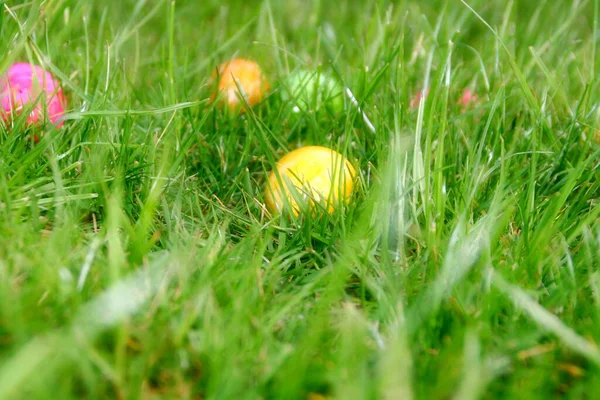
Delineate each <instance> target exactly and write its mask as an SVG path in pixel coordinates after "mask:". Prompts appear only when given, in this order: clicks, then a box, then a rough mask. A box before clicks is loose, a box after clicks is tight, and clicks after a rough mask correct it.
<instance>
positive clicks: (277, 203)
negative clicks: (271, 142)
mask: <svg viewBox="0 0 600 400" xmlns="http://www.w3.org/2000/svg"><path fill="white" fill-rule="evenodd" d="M355 173H356V171H355V170H354V167H353V166H352V164H351V163H350V161H348V160H346V159H345V158H344V156H342V155H341V154H340V153H338V152H336V151H333V150H331V149H328V148H326V147H321V146H307V147H302V148H299V149H297V150H294V151H292V152H290V153H288V154H286V155H285V156H284V157H283V158H282V159H281V160H279V161H278V162H277V173H276V171H272V172H271V174H270V175H269V179H268V181H267V188H266V192H265V203H266V205H267V207H268V208H269V210H270V211H271V212H272V213H279V212H281V211H282V210H283V209H284V208H285V207H286V204H287V205H288V206H289V207H292V210H293V213H294V214H295V215H298V213H299V211H300V210H302V209H303V208H305V207H303V206H309V207H310V208H312V207H314V206H315V204H316V203H318V204H321V205H322V206H323V207H324V208H325V209H326V210H327V212H329V213H333V211H334V210H335V208H336V206H338V205H339V204H340V202H342V201H343V202H346V203H347V202H348V201H349V200H350V197H351V195H352V191H353V189H354V178H355ZM278 175H279V176H278ZM282 184H283V185H282Z"/></svg>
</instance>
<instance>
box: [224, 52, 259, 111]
mask: <svg viewBox="0 0 600 400" xmlns="http://www.w3.org/2000/svg"><path fill="white" fill-rule="evenodd" d="M213 79H216V80H217V81H218V83H217V93H215V94H213V100H214V99H215V98H216V97H217V96H218V95H220V96H221V100H222V101H223V103H224V104H226V105H227V106H228V107H229V109H231V110H233V111H238V110H240V109H242V110H243V106H244V102H243V101H242V100H241V96H243V97H244V98H245V99H246V102H247V103H248V105H249V106H250V107H252V106H255V105H256V104H258V103H260V102H261V101H262V100H263V99H264V98H265V96H266V94H267V92H268V91H269V89H270V86H269V83H268V82H267V80H266V78H265V76H264V74H263V72H262V70H261V69H260V67H259V66H258V64H257V63H255V62H253V61H249V60H244V59H242V58H236V59H234V60H231V61H227V62H224V63H223V64H221V65H219V67H218V68H217V70H216V71H215V72H214V74H213ZM236 82H237V84H236ZM238 87H239V89H241V93H240V90H238Z"/></svg>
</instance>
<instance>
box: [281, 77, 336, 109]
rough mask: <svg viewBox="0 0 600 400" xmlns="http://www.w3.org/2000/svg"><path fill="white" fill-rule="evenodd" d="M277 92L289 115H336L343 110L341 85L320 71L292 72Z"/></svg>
mask: <svg viewBox="0 0 600 400" xmlns="http://www.w3.org/2000/svg"><path fill="white" fill-rule="evenodd" d="M279 93H280V98H281V101H282V102H283V104H284V105H286V107H288V110H289V113H290V114H291V116H293V115H298V116H302V115H307V114H308V115H310V114H315V116H316V117H321V116H326V115H330V116H338V115H340V114H341V113H342V112H343V111H344V89H343V87H342V85H341V84H340V83H339V82H338V81H337V80H336V79H334V78H332V77H331V76H329V75H327V74H325V73H323V72H320V71H306V70H300V71H296V72H294V73H292V74H291V75H290V76H288V77H287V78H286V79H285V80H284V81H283V82H282V83H281V85H280V88H279Z"/></svg>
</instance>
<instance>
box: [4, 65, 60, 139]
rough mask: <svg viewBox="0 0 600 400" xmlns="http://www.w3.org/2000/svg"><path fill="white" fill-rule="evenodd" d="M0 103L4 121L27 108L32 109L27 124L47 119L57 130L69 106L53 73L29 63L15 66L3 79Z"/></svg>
mask: <svg viewBox="0 0 600 400" xmlns="http://www.w3.org/2000/svg"><path fill="white" fill-rule="evenodd" d="M0 103H1V104H2V108H1V109H0V117H2V119H3V120H5V121H6V120H9V118H10V117H11V116H12V115H14V114H19V113H20V112H21V111H22V110H23V109H24V108H27V109H29V110H31V114H30V115H29V118H27V123H28V124H30V125H35V124H38V123H43V122H45V121H46V116H47V118H48V119H49V120H50V122H52V123H53V124H55V125H56V126H57V127H61V126H62V125H63V120H62V117H63V115H64V113H65V107H66V105H67V102H66V99H65V97H64V95H63V92H62V89H61V88H60V85H59V83H58V81H57V80H56V79H54V77H53V76H52V74H50V73H49V72H44V70H43V69H42V68H41V67H38V66H36V65H31V64H27V63H15V64H13V65H12V66H11V67H10V68H9V69H8V72H7V73H6V74H5V75H4V76H2V77H1V78H0Z"/></svg>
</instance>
